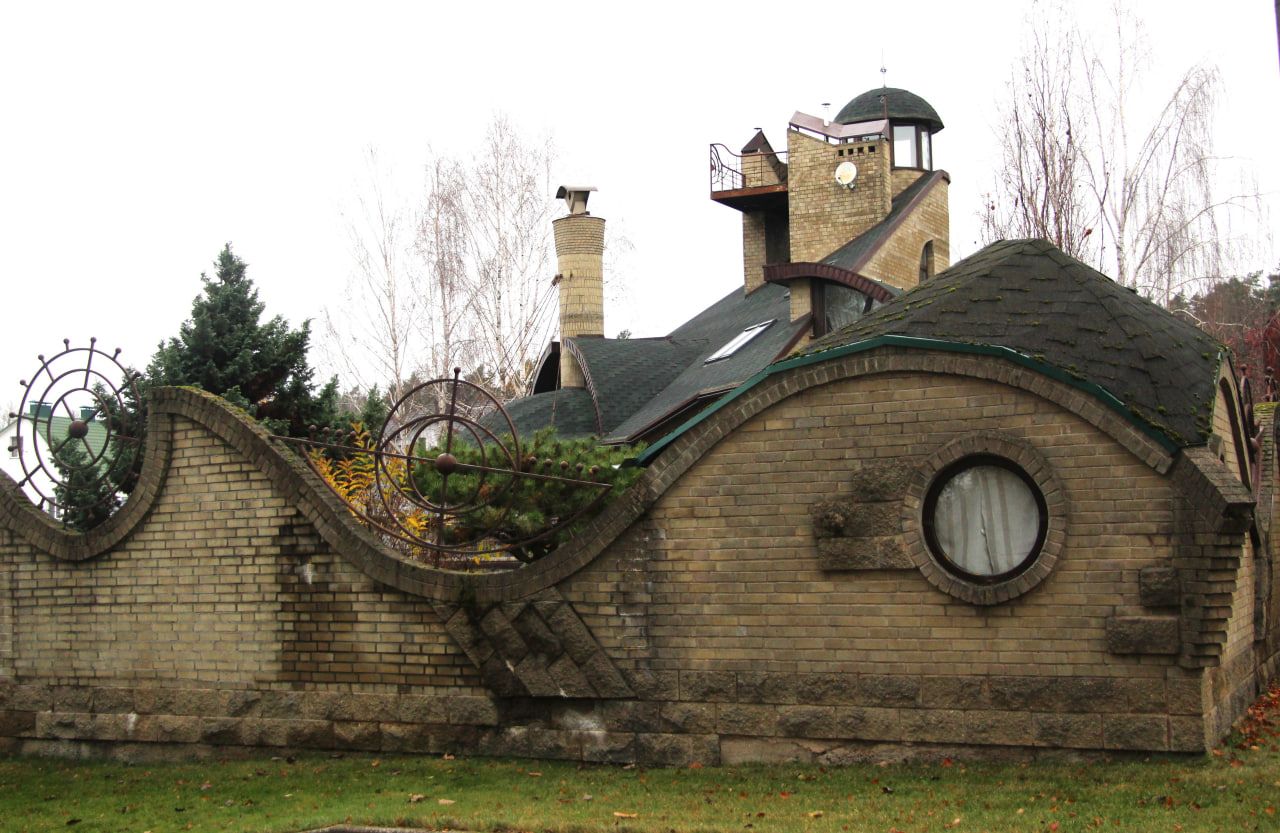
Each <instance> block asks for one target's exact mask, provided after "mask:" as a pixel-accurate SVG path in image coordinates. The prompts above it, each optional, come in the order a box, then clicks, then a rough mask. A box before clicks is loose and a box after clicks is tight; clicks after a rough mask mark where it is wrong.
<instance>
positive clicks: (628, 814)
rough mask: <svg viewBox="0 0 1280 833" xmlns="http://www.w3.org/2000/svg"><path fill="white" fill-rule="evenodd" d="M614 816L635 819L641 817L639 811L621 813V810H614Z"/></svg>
mask: <svg viewBox="0 0 1280 833" xmlns="http://www.w3.org/2000/svg"><path fill="white" fill-rule="evenodd" d="M613 817H614V818H615V819H634V818H639V813H619V812H614V814H613Z"/></svg>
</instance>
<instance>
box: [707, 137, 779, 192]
mask: <svg viewBox="0 0 1280 833" xmlns="http://www.w3.org/2000/svg"><path fill="white" fill-rule="evenodd" d="M786 181H787V153H786V151H768V152H755V153H745V154H741V153H734V152H733V151H731V150H729V148H727V147H725V146H724V145H722V144H719V143H714V144H712V145H711V192H712V193H715V192H717V191H738V190H741V189H743V188H758V187H761V186H766V185H784V184H786Z"/></svg>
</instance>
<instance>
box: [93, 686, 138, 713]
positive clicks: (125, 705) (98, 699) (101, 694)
mask: <svg viewBox="0 0 1280 833" xmlns="http://www.w3.org/2000/svg"><path fill="white" fill-rule="evenodd" d="M134 710H135V709H134V703H133V689H131V688H95V689H94V690H93V711H94V712H95V713H97V714H128V713H130V712H132V711H134Z"/></svg>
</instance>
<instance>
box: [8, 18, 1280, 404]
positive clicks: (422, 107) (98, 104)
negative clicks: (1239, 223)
mask: <svg viewBox="0 0 1280 833" xmlns="http://www.w3.org/2000/svg"><path fill="white" fill-rule="evenodd" d="M1029 7H1030V4H1029V3H1028V2H1026V0H1023V1H1022V2H1019V1H1018V0H998V1H997V2H982V3H962V2H954V0H946V1H945V2H933V1H932V0H917V2H913V3H910V4H906V3H896V4H867V3H862V4H850V3H848V2H843V3H832V4H830V5H827V4H823V3H817V2H814V3H809V4H803V5H796V4H787V3H778V2H774V3H768V4H754V3H745V2H737V3H714V4H705V5H704V4H700V3H693V2H687V0H686V2H681V3H666V2H648V3H641V4H614V3H603V2H588V3H574V2H556V3H528V2H521V3H510V4H507V3H492V2H490V3H468V4H460V3H458V4H453V3H451V4H436V3H427V2H419V3H407V2H406V3H389V2H386V3H377V2H366V3H359V4H354V3H353V4H346V5H340V4H333V3H318V2H309V3H283V2H281V3H263V2H254V3H237V2H218V3H205V4H202V5H200V6H196V5H194V4H190V3H171V2H170V3H159V4H154V5H145V4H138V3H123V2H115V3H108V4H104V3H83V4H73V3H52V2H50V3H32V2H21V1H20V0H0V119H2V122H0V243H2V244H3V258H2V260H0V269H2V270H3V272H2V274H3V295H2V296H0V297H3V299H4V301H3V309H4V311H5V315H4V319H5V324H4V325H3V326H2V327H0V406H7V405H10V404H11V403H16V401H17V400H18V399H19V398H20V395H21V390H20V389H19V387H18V385H17V380H18V378H19V377H22V376H26V375H27V374H30V373H32V372H34V370H35V369H36V368H37V367H38V364H37V362H36V359H35V355H36V354H37V353H39V352H45V353H52V352H56V350H58V349H59V348H60V347H61V340H62V338H64V337H70V338H71V339H72V340H73V344H75V343H81V342H84V341H86V340H87V338H88V336H90V335H96V336H98V337H99V339H100V341H101V342H102V344H103V345H104V346H106V347H108V348H110V347H115V346H119V347H122V348H124V351H125V352H124V354H123V355H122V359H125V360H128V361H130V362H132V363H134V364H136V365H138V366H145V364H146V363H147V360H148V359H149V357H150V355H151V353H152V352H153V351H154V349H155V346H156V344H157V342H159V341H160V340H161V339H162V338H166V337H168V336H171V335H174V334H176V332H177V329H178V326H179V324H180V323H181V322H182V321H183V320H184V319H185V318H186V317H187V316H188V314H189V312H190V304H191V300H192V298H193V297H195V296H196V295H197V294H198V292H199V290H200V283H199V275H200V273H201V272H202V271H212V270H211V267H210V263H211V261H212V260H213V258H214V257H215V256H216V254H217V252H218V251H219V249H220V248H221V247H222V244H223V243H224V242H226V241H232V242H233V244H234V246H235V249H236V252H237V253H238V254H239V255H240V256H241V257H243V258H244V259H245V260H246V261H247V262H248V263H249V265H250V270H249V274H250V276H251V277H252V278H253V279H254V281H255V282H256V283H257V285H258V287H259V291H260V294H261V297H262V299H263V300H264V301H265V302H266V304H267V310H268V313H269V314H276V313H279V314H282V315H284V316H285V317H286V318H288V319H289V320H290V322H291V323H294V324H296V323H298V322H299V321H301V320H302V319H304V318H309V317H310V318H316V317H318V316H319V313H320V311H321V310H322V308H324V307H325V306H326V305H329V306H333V305H335V304H337V303H338V301H339V297H340V293H341V289H342V286H343V283H344V280H345V278H346V275H347V273H348V271H349V263H350V260H349V256H348V248H347V240H346V234H345V232H344V229H343V225H342V221H341V217H340V212H341V210H342V208H343V206H344V205H345V204H347V203H348V202H349V200H350V199H351V197H352V195H353V193H354V192H355V189H356V182H357V180H358V179H359V178H360V176H361V175H362V174H361V170H362V168H361V166H362V164H363V162H362V158H361V153H362V151H363V149H365V148H368V147H370V146H373V147H376V148H378V149H379V151H380V153H381V154H382V156H383V157H384V158H386V159H390V160H392V161H393V162H394V164H395V165H396V167H397V169H398V170H400V171H402V172H403V177H404V180H405V182H406V187H407V188H409V189H412V188H415V187H417V184H418V183H419V182H420V180H421V174H420V169H421V165H422V163H423V162H424V161H425V159H426V158H427V147H428V145H430V146H431V147H433V148H434V149H435V150H437V151H439V152H444V153H456V154H466V153H467V151H468V148H469V146H470V144H471V143H473V142H476V141H478V140H479V138H480V136H481V135H482V133H483V131H484V128H485V125H486V123H487V122H488V121H489V119H490V118H491V116H492V115H493V114H494V113H495V112H498V111H501V112H505V113H506V114H507V115H508V116H509V117H510V118H511V119H512V120H513V121H514V122H515V123H516V124H517V125H519V126H520V127H521V128H522V129H523V130H524V131H525V132H527V133H528V134H530V135H536V134H539V133H542V132H544V131H550V132H551V133H552V134H553V135H554V138H555V141H556V144H557V147H558V149H559V159H560V172H559V176H558V177H557V178H558V179H559V180H560V181H563V182H569V183H574V184H578V183H590V184H593V185H596V186H597V187H598V188H599V189H600V190H599V193H598V194H596V195H594V196H593V198H592V203H591V209H592V213H594V214H597V215H599V216H603V217H605V218H607V219H608V220H609V221H610V223H611V224H612V225H614V226H615V227H617V228H619V229H620V230H621V231H622V232H623V233H624V234H625V235H626V237H627V238H628V239H629V240H630V241H631V242H632V244H633V245H634V246H635V251H634V252H633V253H632V254H631V255H629V256H628V257H627V259H626V261H625V263H624V273H625V274H624V275H623V277H624V278H625V279H626V287H627V294H628V295H629V303H627V304H626V305H625V307H624V308H621V309H619V308H609V309H607V310H606V332H607V333H608V334H609V335H613V334H615V333H617V332H618V331H619V330H621V329H623V328H629V329H631V330H632V331H633V332H635V334H636V335H658V334H663V333H665V332H667V331H668V330H670V329H671V328H672V327H673V326H674V325H675V324H677V323H679V322H681V321H683V320H684V319H686V318H687V317H689V315H691V314H692V313H694V312H696V311H697V310H699V309H701V308H702V307H704V306H706V305H707V304H708V303H709V302H710V301H712V300H714V299H715V298H718V297H720V296H722V295H723V294H725V293H726V292H728V291H729V289H731V288H732V287H734V286H736V285H738V283H739V282H740V281H741V263H740V256H741V255H740V252H741V243H740V234H741V232H740V220H739V216H740V215H739V214H738V213H737V212H735V211H733V210H731V209H728V208H725V207H722V206H718V205H715V204H713V203H712V202H711V201H710V200H709V199H708V195H707V194H708V177H707V145H708V144H709V143H711V142H723V143H725V144H726V145H728V146H729V147H731V148H733V149H735V150H736V149H737V148H738V147H740V146H741V145H742V144H743V143H745V142H746V141H747V140H748V139H749V138H750V137H751V135H752V132H753V128H755V127H763V128H765V131H766V133H767V134H768V135H769V137H770V138H771V139H772V140H773V142H774V145H775V147H785V128H786V123H787V120H788V118H789V117H790V115H791V113H792V112H793V111H794V110H797V109H798V110H804V111H806V112H810V113H815V114H821V112H822V111H821V103H822V102H827V101H829V102H831V103H832V109H831V112H832V113H835V112H836V111H837V110H838V109H839V108H840V107H841V106H842V105H843V104H844V102H845V101H847V100H848V99H850V98H852V97H853V96H855V95H857V94H858V93H861V92H863V91H864V90H866V89H869V88H871V87H875V86H879V84H880V73H879V67H880V65H881V51H882V50H883V54H884V60H885V62H886V63H887V65H888V68H889V72H888V83H889V84H890V85H891V86H900V87H906V88H908V89H910V90H912V91H914V92H916V93H918V94H920V95H922V96H924V97H925V98H926V99H928V100H929V102H930V103H932V104H933V105H934V107H935V108H936V109H937V111H938V113H939V114H940V115H941V117H942V119H943V121H944V122H945V123H946V125H947V126H946V130H945V131H944V132H943V133H942V134H941V135H940V136H939V137H938V139H937V140H936V144H935V164H936V165H937V166H938V167H942V168H945V169H946V170H948V171H949V172H950V173H951V175H952V188H951V222H952V255H953V259H959V258H960V257H963V256H965V255H967V254H970V253H971V252H972V251H974V250H975V249H976V248H977V246H976V241H977V236H978V233H977V223H976V220H975V219H974V216H975V211H976V209H977V208H978V205H979V195H980V193H981V192H982V191H983V190H984V189H986V188H987V187H988V186H989V183H990V182H991V176H992V168H993V165H994V164H995V160H994V153H993V149H994V139H993V136H994V130H995V129H996V125H995V124H994V122H995V108H996V103H997V101H998V100H999V98H1000V97H1001V95H1002V92H1003V89H1004V87H1003V85H1004V82H1005V81H1006V79H1007V78H1008V77H1009V72H1010V67H1011V66H1012V63H1013V61H1014V59H1015V57H1016V55H1017V51H1018V43H1019V38H1020V31H1021V25H1022V20H1023V16H1024V14H1025V12H1026V10H1027V9H1028V8H1029ZM1131 7H1132V9H1133V10H1134V11H1135V12H1136V13H1137V14H1138V15H1139V16H1142V17H1143V18H1144V19H1145V22H1146V25H1147V31H1148V35H1149V37H1150V44H1151V48H1152V53H1153V59H1154V67H1153V70H1152V72H1150V73H1149V75H1148V78H1149V79H1150V80H1151V82H1152V83H1151V86H1150V88H1149V89H1148V90H1147V91H1145V95H1144V96H1143V98H1144V100H1145V101H1147V102H1148V103H1150V102H1154V101H1158V100H1162V99H1163V98H1164V97H1165V96H1167V94H1168V92H1169V90H1170V89H1171V88H1172V84H1173V82H1174V80H1175V79H1176V77H1177V76H1178V75H1180V73H1181V72H1182V71H1183V70H1185V69H1186V68H1187V67H1188V66H1189V65H1191V64H1192V63H1193V62H1196V61H1206V62H1209V63H1213V64H1216V65H1217V66H1218V67H1219V68H1220V70H1221V72H1222V78H1223V82H1224V83H1223V86H1224V89H1225V96H1224V98H1223V100H1222V101H1221V102H1220V105H1219V124H1220V125H1221V130H1220V132H1219V135H1218V137H1217V141H1218V150H1219V152H1220V153H1222V154H1223V155H1226V156H1231V157H1233V158H1235V159H1238V160H1243V161H1247V162H1249V163H1251V164H1252V165H1253V166H1254V170H1255V172H1256V175H1257V177H1258V181H1259V185H1260V187H1261V189H1262V190H1263V192H1264V193H1265V194H1266V195H1267V201H1268V202H1269V203H1270V205H1271V206H1272V211H1271V213H1272V214H1273V215H1276V214H1277V212H1276V211H1275V210H1274V206H1275V203H1276V194H1277V192H1278V191H1280V165H1278V164H1277V162H1276V160H1275V158H1274V154H1275V148H1276V145H1277V141H1276V140H1277V134H1278V133H1280V116H1277V113H1278V112H1280V107H1277V104H1280V61H1278V59H1277V48H1276V23H1275V7H1274V4H1273V3H1272V0H1219V2H1215V3H1213V4H1211V6H1206V4H1205V3H1204V2H1203V0H1194V2H1192V1H1191V0H1186V1H1185V2H1184V1H1183V0H1158V1H1157V0H1147V2H1134V3H1132V4H1131ZM1073 8H1075V9H1076V10H1077V13H1078V14H1080V15H1081V16H1082V17H1083V19H1085V20H1097V21H1099V22H1105V21H1106V20H1107V19H1108V14H1109V12H1108V9H1109V8H1110V3H1109V2H1107V0H1096V1H1095V0H1080V2H1077V3H1075V4H1073ZM1267 246H1268V247H1270V246H1271V244H1270V243H1269V242H1268V243H1267ZM1259 257H1260V262H1258V263H1257V264H1256V268H1264V267H1270V266H1274V265H1275V264H1276V254H1275V250H1274V248H1267V250H1266V252H1265V253H1264V254H1262V255H1260V256H1259ZM318 335H319V333H317V336H318ZM318 359H319V355H318V354H313V360H318Z"/></svg>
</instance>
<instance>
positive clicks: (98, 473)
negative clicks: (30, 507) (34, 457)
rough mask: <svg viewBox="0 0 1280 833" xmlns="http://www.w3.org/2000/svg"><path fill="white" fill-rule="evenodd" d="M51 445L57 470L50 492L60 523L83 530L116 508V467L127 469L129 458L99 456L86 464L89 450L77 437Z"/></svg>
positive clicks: (118, 497)
mask: <svg viewBox="0 0 1280 833" xmlns="http://www.w3.org/2000/svg"><path fill="white" fill-rule="evenodd" d="M53 447H54V448H55V449H56V450H55V452H54V455H53V463H54V466H56V467H57V470H58V482H57V484H56V485H55V486H54V490H53V496H54V500H55V501H57V503H58V505H59V506H61V507H62V516H61V518H62V523H63V525H64V526H66V527H68V528H70V529H74V530H78V531H80V532H87V531H89V530H90V529H93V528H94V527H95V526H97V525H98V524H100V523H102V522H103V521H105V520H106V519H107V518H109V517H111V513H112V512H114V511H115V510H116V509H117V508H119V506H120V504H121V502H122V500H121V496H120V492H119V491H118V489H119V485H118V484H119V479H120V478H119V477H117V476H116V475H117V471H116V470H117V469H119V470H123V469H127V468H128V467H129V463H130V461H129V460H126V459H123V458H116V459H103V460H100V461H98V464H97V465H90V461H91V459H92V458H91V457H90V454H89V451H88V450H87V449H86V448H85V446H84V443H82V442H80V441H79V440H71V441H70V442H67V441H61V442H58V443H57V444H56V445H54V446H53Z"/></svg>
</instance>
